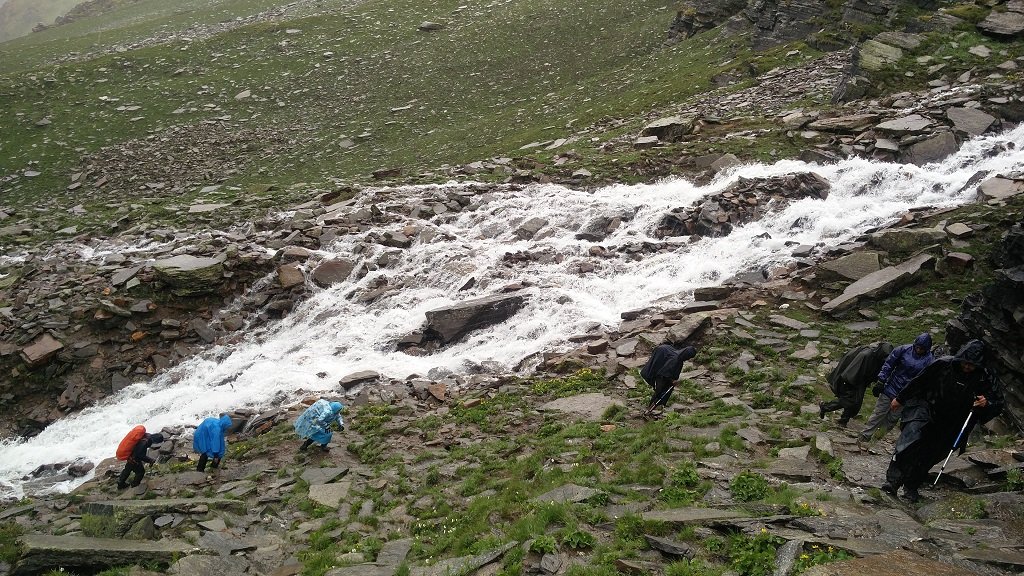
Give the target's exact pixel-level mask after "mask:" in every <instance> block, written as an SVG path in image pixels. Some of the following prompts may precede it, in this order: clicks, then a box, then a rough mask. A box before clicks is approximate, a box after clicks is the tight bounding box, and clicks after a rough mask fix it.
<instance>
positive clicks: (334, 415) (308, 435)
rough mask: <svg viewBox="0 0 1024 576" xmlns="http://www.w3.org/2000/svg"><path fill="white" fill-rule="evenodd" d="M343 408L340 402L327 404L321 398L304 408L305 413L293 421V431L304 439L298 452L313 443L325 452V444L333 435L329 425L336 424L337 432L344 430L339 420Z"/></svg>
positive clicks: (343, 425)
mask: <svg viewBox="0 0 1024 576" xmlns="http://www.w3.org/2000/svg"><path fill="white" fill-rule="evenodd" d="M344 407H345V406H344V405H343V404H342V403H341V402H328V401H327V400H324V399H323V398H321V399H320V400H317V401H316V402H314V403H313V404H312V405H311V406H310V407H309V408H306V411H305V412H303V413H302V414H301V415H299V417H298V419H297V420H295V431H296V432H297V433H298V434H299V436H301V437H302V438H305V439H306V441H305V442H303V443H302V446H300V447H299V450H305V449H306V448H309V447H310V445H311V444H313V443H314V442H316V443H317V444H319V445H320V448H321V449H323V450H327V449H328V448H327V444H328V443H330V441H331V437H332V436H333V435H334V433H333V432H331V425H332V424H337V425H338V431H344V430H345V422H344V421H342V419H341V410H342V409H343V408H344Z"/></svg>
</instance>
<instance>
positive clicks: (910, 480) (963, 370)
mask: <svg viewBox="0 0 1024 576" xmlns="http://www.w3.org/2000/svg"><path fill="white" fill-rule="evenodd" d="M984 360H985V344H984V343H983V342H981V341H980V340H971V341H970V342H968V343H967V344H964V346H963V348H961V349H960V351H959V352H957V354H956V356H943V357H941V358H938V359H937V360H935V361H934V362H932V363H931V364H930V365H929V366H928V367H927V368H925V369H924V370H923V371H921V373H920V374H918V375H917V377H915V378H914V379H913V380H911V381H910V383H909V384H907V386H906V387H905V388H904V389H903V390H901V391H900V392H899V393H898V394H897V395H896V397H895V398H893V399H892V403H891V407H892V409H893V410H894V411H895V410H899V409H900V408H902V409H903V418H902V424H901V425H902V431H901V432H900V437H899V439H897V440H896V450H895V452H894V453H893V455H892V460H890V462H889V469H888V470H887V471H886V473H885V484H882V490H883V491H885V492H887V493H889V494H893V495H895V494H896V490H898V489H899V487H900V486H903V496H904V497H905V498H906V499H907V500H910V501H911V502H917V501H918V500H920V498H921V495H920V494H918V491H917V489H918V488H919V487H920V486H921V484H922V483H924V480H925V478H926V477H927V475H928V471H929V470H930V469H931V467H932V466H934V465H935V464H937V463H939V462H941V461H942V459H943V457H944V456H947V453H952V450H955V449H957V448H959V449H960V451H961V453H962V452H963V450H964V449H965V448H966V446H967V438H968V437H969V436H970V434H971V429H972V428H974V426H975V425H977V424H984V423H985V422H988V421H989V420H991V419H993V418H995V417H996V416H998V415H999V413H1000V412H1002V409H1003V394H1002V392H1001V391H1000V390H999V382H998V380H997V379H996V378H995V377H994V376H992V374H990V373H989V372H988V371H987V370H986V369H985V367H984Z"/></svg>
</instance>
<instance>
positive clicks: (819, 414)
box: [818, 404, 826, 420]
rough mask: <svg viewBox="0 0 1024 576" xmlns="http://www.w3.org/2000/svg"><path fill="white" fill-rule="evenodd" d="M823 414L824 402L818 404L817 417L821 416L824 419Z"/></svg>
mask: <svg viewBox="0 0 1024 576" xmlns="http://www.w3.org/2000/svg"><path fill="white" fill-rule="evenodd" d="M825 414H826V412H825V405H824V404H818V418H821V419H822V420H824V419H825Z"/></svg>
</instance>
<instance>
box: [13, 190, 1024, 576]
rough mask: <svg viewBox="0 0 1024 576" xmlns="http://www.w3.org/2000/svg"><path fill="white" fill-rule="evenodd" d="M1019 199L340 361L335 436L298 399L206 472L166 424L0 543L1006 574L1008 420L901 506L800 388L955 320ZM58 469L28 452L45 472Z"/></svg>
mask: <svg viewBox="0 0 1024 576" xmlns="http://www.w3.org/2000/svg"><path fill="white" fill-rule="evenodd" d="M1022 201H1024V198H1022V197H1021V196H1017V197H1014V198H1010V199H1009V200H1008V201H1006V203H1005V205H999V203H996V204H975V205H970V206H966V207H963V208H959V209H956V210H947V211H941V212H938V213H928V212H918V213H914V214H911V215H908V218H907V221H906V223H905V225H904V226H901V227H895V228H889V229H884V230H879V231H877V232H874V233H871V234H869V235H867V236H865V237H864V238H862V239H858V241H857V242H855V243H853V244H851V245H849V246H845V247H842V248H841V249H840V251H839V252H840V253H842V254H844V255H843V256H841V257H838V258H835V259H830V260H828V261H826V262H821V263H815V262H814V261H813V260H810V259H808V258H807V254H808V253H813V252H814V247H794V253H796V254H800V256H795V260H794V263H793V266H791V267H788V268H785V269H780V270H773V271H771V272H770V274H769V276H770V278H769V279H768V280H767V281H765V279H764V277H763V276H761V277H760V278H759V280H760V281H758V282H753V281H752V279H747V280H743V279H737V280H736V281H734V282H730V283H727V285H725V286H723V287H721V288H715V289H709V290H706V291H703V292H701V293H700V294H698V295H697V297H698V300H697V302H696V303H695V304H693V305H690V306H688V307H686V308H683V309H676V310H661V311H658V313H653V314H652V313H649V312H645V311H636V312H633V313H629V314H624V320H623V323H622V325H621V326H619V327H618V329H616V330H606V331H601V332H593V333H589V334H582V335H580V337H579V339H578V341H579V343H580V348H579V349H578V350H576V351H573V352H570V353H566V354H561V355H557V356H555V355H552V356H551V357H549V358H548V359H547V361H546V362H545V364H544V365H543V366H542V368H541V369H540V370H539V372H538V374H537V375H536V376H535V377H531V378H528V379H518V378H508V377H499V376H487V375H481V376H479V377H476V378H474V379H472V380H467V379H464V378H461V377H452V376H447V377H446V376H441V375H439V376H436V377H434V378H430V377H413V378H410V379H409V380H407V381H395V380H388V379H381V378H380V377H379V376H363V378H364V379H365V382H363V383H362V384H361V385H356V386H354V387H351V388H350V389H348V390H347V391H346V389H345V388H346V385H344V384H342V383H339V387H338V388H337V390H336V393H335V394H334V395H333V397H337V398H339V399H342V400H343V401H344V402H345V403H346V404H347V405H348V406H349V408H348V409H347V412H346V414H345V418H346V424H347V428H346V430H345V431H344V432H342V433H340V434H336V436H335V442H334V443H333V444H332V449H331V450H330V451H329V452H321V451H318V450H317V449H311V451H309V452H308V453H299V452H298V451H297V445H298V443H299V441H298V439H297V438H295V436H294V433H293V432H292V430H291V426H290V422H291V421H293V420H294V418H295V417H296V416H297V415H298V412H299V411H300V410H301V409H302V408H304V404H299V405H298V406H295V407H292V408H279V409H275V410H270V411H267V412H264V413H258V414H257V413H252V412H240V413H235V414H233V419H234V420H235V422H236V426H235V427H234V428H233V430H232V433H231V436H230V441H231V449H230V452H229V455H228V457H227V459H226V462H225V466H224V468H223V469H222V470H220V471H217V472H214V473H212V474H211V473H199V472H195V471H194V469H193V466H194V462H193V461H191V460H190V458H192V457H194V456H193V455H191V454H190V453H189V452H190V450H189V448H190V444H189V434H190V431H189V430H187V429H183V428H174V429H167V430H164V433H165V434H166V435H167V436H168V438H170V440H169V441H167V442H165V443H164V444H163V446H162V447H161V449H160V450H159V460H160V462H161V463H160V464H158V465H157V466H156V467H154V468H153V469H151V471H150V473H149V475H148V479H147V481H146V483H145V485H143V486H142V487H140V488H139V489H138V490H137V491H134V492H133V491H128V492H123V493H121V492H118V491H117V490H116V489H115V488H114V486H113V483H114V479H113V475H114V474H116V472H117V471H118V470H119V466H120V464H119V463H117V462H116V461H113V460H110V461H107V462H105V463H103V464H101V465H100V466H99V468H98V469H96V470H95V471H94V472H95V474H96V477H95V479H93V480H91V481H89V482H87V483H86V484H84V485H83V486H81V487H80V488H79V489H77V490H76V491H75V492H74V493H72V494H70V495H60V496H48V497H39V498H34V499H32V500H29V501H26V502H21V503H15V504H14V505H12V506H10V507H8V508H6V509H5V510H4V511H2V512H0V522H3V524H0V526H2V527H3V530H0V533H2V534H3V535H4V538H7V539H8V540H4V541H2V542H0V543H2V544H4V545H5V546H6V547H4V548H3V549H4V550H6V551H8V552H6V553H5V556H4V557H3V560H4V561H6V562H7V563H8V564H9V566H8V567H7V569H8V570H9V571H10V572H11V573H13V574H29V573H37V572H38V571H43V570H47V569H50V568H56V567H58V566H63V567H66V568H67V569H70V570H97V569H102V568H105V567H110V566H128V565H132V564H135V563H142V564H145V565H146V566H147V567H148V570H152V569H153V568H154V567H157V568H159V567H162V566H166V567H168V573H172V574H213V573H231V574H299V573H302V574H331V575H332V576H342V575H345V576H350V575H361V574H368V573H373V574H395V573H406V572H408V573H410V574H412V573H415V574H424V575H426V574H430V575H432V574H437V575H441V574H444V573H449V572H450V571H453V570H454V571H458V572H461V573H473V574H492V573H498V572H504V573H508V574H523V573H529V574H563V573H572V574H578V573H581V571H582V572H584V573H589V571H620V572H626V573H640V572H644V573H666V574H669V573H675V571H682V570H690V571H691V572H683V573H701V574H708V573H710V574H719V573H727V571H729V570H732V571H733V573H738V574H757V573H776V574H796V573H804V574H854V573H863V572H864V571H867V572H869V573H872V574H887V573H889V572H886V570H889V569H890V568H891V567H892V566H898V569H899V571H900V573H901V574H926V573H930V574H935V573H942V574H957V575H958V574H983V575H998V574H1010V573H1015V572H1016V571H1017V570H1019V568H1020V566H1022V565H1024V556H1022V555H1021V553H1020V551H1019V548H1020V546H1021V545H1022V542H1021V541H1020V535H1021V533H1022V532H1021V531H1020V519H1021V517H1022V516H1021V514H1022V508H1021V507H1022V505H1024V502H1022V500H1021V495H1020V492H1019V490H1020V489H1021V480H1020V474H1021V472H1020V469H1021V468H1022V467H1024V463H1021V462H1019V461H1018V460H1017V459H1016V458H1015V457H1014V454H1020V451H1021V448H1022V447H1021V443H1020V440H1019V438H1017V437H1016V436H1015V435H1013V434H1008V432H1009V429H1008V428H1006V427H1005V424H1004V423H1002V422H1000V421H996V422H994V423H993V424H992V425H991V426H989V427H988V429H987V430H985V431H984V434H982V433H981V432H979V434H978V436H977V437H976V438H974V439H973V440H972V446H971V448H970V449H969V450H968V452H967V453H965V454H964V455H962V456H955V457H954V459H953V461H952V462H951V463H950V465H949V466H948V467H947V468H946V472H945V473H944V475H943V476H944V478H945V480H944V481H943V482H942V483H940V484H939V486H938V488H937V489H935V490H928V491H926V492H925V500H924V502H922V503H921V504H919V505H908V504H907V503H905V502H904V501H902V500H899V499H893V498H890V497H887V496H885V495H884V494H882V493H881V492H879V491H878V490H877V489H876V488H875V487H876V486H877V485H878V484H879V483H880V482H881V480H882V474H883V473H884V469H885V466H886V464H887V461H888V455H889V453H890V451H891V449H892V445H891V444H892V442H893V440H894V435H893V434H890V435H888V436H886V437H881V438H876V439H875V440H874V441H873V442H871V443H868V444H860V443H858V442H857V441H856V439H855V435H856V433H857V432H858V427H859V426H860V425H861V423H862V422H863V421H862V420H861V419H859V418H858V419H856V420H855V421H854V424H852V425H851V429H850V430H849V431H847V430H844V429H837V428H834V427H833V425H832V422H831V420H824V421H823V420H821V419H819V418H818V414H817V411H818V409H817V403H816V402H817V401H818V400H819V399H820V398H822V397H823V396H824V395H826V394H827V392H826V391H825V387H824V386H823V384H822V382H823V376H824V373H825V372H827V370H828V368H829V363H830V362H831V361H832V360H834V359H836V358H837V357H838V356H840V355H841V354H842V353H843V352H844V351H845V350H846V349H848V348H849V347H850V346H853V345H855V344H857V343H859V342H862V341H866V340H870V339H876V338H879V337H886V338H892V339H897V340H901V339H908V338H910V337H912V335H913V334H915V333H916V332H917V331H920V330H921V329H922V327H927V328H930V329H932V330H934V331H936V333H937V335H938V334H942V333H943V332H945V333H946V335H950V334H951V331H950V330H944V328H943V326H944V323H945V322H946V321H947V320H949V319H951V318H954V317H956V316H957V311H956V308H957V303H958V302H960V301H961V299H962V297H963V295H964V294H969V293H971V292H972V291H973V290H974V289H977V288H979V287H981V286H984V285H986V283H987V280H986V279H987V278H990V277H992V276H993V275H994V276H996V277H997V278H998V277H999V276H1000V273H999V272H995V271H994V269H993V267H994V266H1000V265H1003V264H1004V261H1003V260H1002V259H1001V258H1002V256H1001V255H1002V254H1004V253H1005V251H1006V250H1012V248H1013V247H1014V246H1015V245H1016V243H1018V242H1019V241H1020V233H1021V232H1020V226H1021V220H1022V218H1024V205H1022V204H1021V202H1022ZM968 230H970V232H968ZM987 253H991V254H993V255H994V256H995V259H996V261H995V262H989V261H988V259H987V258H986V254H987ZM915 254H917V255H916V256H915ZM921 256H926V257H927V260H929V261H930V262H929V264H928V265H927V266H924V265H922V266H918V267H917V268H916V269H915V270H914V272H913V273H912V278H910V279H904V281H903V282H901V283H896V282H893V283H890V284H888V285H887V286H878V287H876V289H875V290H873V291H872V292H871V294H872V295H871V296H870V297H869V296H868V295H866V294H865V295H861V296H859V297H858V304H857V306H855V308H856V311H855V312H854V311H852V310H851V311H848V312H837V313H836V314H828V313H825V312H823V311H822V310H821V309H822V308H824V307H825V306H827V305H828V304H829V303H830V302H833V301H835V300H838V298H839V297H841V296H843V295H847V292H848V291H849V282H847V281H840V280H838V279H840V278H846V279H850V278H851V277H852V276H860V277H861V278H870V277H871V275H872V274H873V273H874V274H878V273H879V272H882V271H884V270H885V266H900V265H902V264H903V263H905V262H907V261H920V257H921ZM872 258H873V260H872ZM871 262H873V266H872V265H871V264H870V263H871ZM866 263H868V264H866ZM872 268H873V269H874V272H871V270H872ZM907 281H910V282H911V283H910V284H909V285H908V284H905V282H907ZM969 300H971V298H967V300H965V302H967V301H969ZM969 308H970V305H969V304H965V308H964V309H965V310H967V309H969ZM961 321H962V320H961ZM664 339H671V340H678V339H688V340H689V341H692V342H696V343H698V344H699V346H700V348H701V354H700V355H699V356H698V358H697V359H695V362H694V363H693V364H692V365H688V366H687V371H686V372H685V373H684V375H683V383H682V384H681V385H680V386H679V388H678V389H677V392H676V398H675V399H674V401H673V403H672V404H671V405H670V406H669V408H668V410H667V411H666V415H665V416H664V417H663V418H662V419H660V420H657V421H653V422H644V421H640V420H638V419H636V418H635V414H636V413H637V411H638V410H639V407H640V406H642V405H643V404H644V402H645V400H646V397H647V395H648V394H649V389H648V388H647V387H646V385H645V384H643V383H642V382H641V381H639V380H638V379H637V377H636V375H635V372H634V371H633V369H634V368H636V367H638V366H640V365H641V364H642V363H643V362H644V360H645V359H646V356H647V355H648V354H649V351H650V348H651V347H652V346H653V345H655V344H656V343H658V342H660V341H662V340H664ZM939 340H940V341H941V340H942V339H941V338H939ZM312 400H313V399H308V400H307V403H308V402H310V401H312ZM865 411H867V410H865ZM52 473H53V471H49V470H40V471H38V476H39V478H38V479H37V482H38V483H39V485H40V486H43V485H45V484H46V483H47V482H48V481H52V480H54V479H55V478H54V477H53V476H52ZM19 534H20V536H19ZM15 541H16V542H19V544H13V542H15ZM822 563H824V564H822ZM819 564H820V565H819ZM815 565H817V566H815ZM161 570H162V568H161ZM132 573H134V574H147V573H148V572H146V571H144V570H142V569H141V568H136V569H134V571H133V572H132Z"/></svg>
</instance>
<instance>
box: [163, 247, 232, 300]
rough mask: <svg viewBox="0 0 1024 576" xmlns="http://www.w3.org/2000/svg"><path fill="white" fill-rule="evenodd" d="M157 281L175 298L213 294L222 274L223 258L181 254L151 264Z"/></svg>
mask: <svg viewBox="0 0 1024 576" xmlns="http://www.w3.org/2000/svg"><path fill="white" fill-rule="evenodd" d="M153 271H154V272H155V273H156V277H157V279H159V280H160V281H162V282H163V283H165V284H167V285H168V286H170V287H171V288H172V290H171V292H173V293H174V294H175V295H177V296H192V295H196V294H208V293H210V292H215V291H216V290H217V287H218V286H219V285H220V281H221V276H222V275H223V273H224V258H223V257H216V258H211V257H207V256H191V255H188V254H181V255H178V256H172V257H170V258H164V259H162V260H157V261H156V262H154V263H153Z"/></svg>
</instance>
